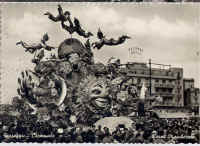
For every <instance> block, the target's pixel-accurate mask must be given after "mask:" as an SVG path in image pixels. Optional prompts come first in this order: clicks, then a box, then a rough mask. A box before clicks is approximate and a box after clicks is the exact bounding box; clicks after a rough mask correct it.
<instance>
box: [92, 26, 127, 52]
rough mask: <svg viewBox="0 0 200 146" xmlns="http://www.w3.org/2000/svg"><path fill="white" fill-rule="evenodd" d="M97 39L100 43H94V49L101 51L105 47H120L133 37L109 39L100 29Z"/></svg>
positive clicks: (123, 36) (125, 36) (124, 36)
mask: <svg viewBox="0 0 200 146" xmlns="http://www.w3.org/2000/svg"><path fill="white" fill-rule="evenodd" d="M97 38H98V39H99V41H97V42H94V43H92V46H93V48H97V49H98V50H99V49H101V48H102V47H103V46H104V45H108V46H113V45H120V44H122V43H124V42H125V41H126V40H127V39H131V37H129V36H127V35H122V36H120V37H119V38H118V39H113V38H110V39H107V38H106V37H105V35H104V34H103V32H102V31H101V29H100V28H99V30H98V32H97Z"/></svg>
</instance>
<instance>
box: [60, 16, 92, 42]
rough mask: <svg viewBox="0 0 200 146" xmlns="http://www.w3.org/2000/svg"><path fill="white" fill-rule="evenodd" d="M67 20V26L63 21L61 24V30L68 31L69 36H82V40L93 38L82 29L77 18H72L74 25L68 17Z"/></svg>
mask: <svg viewBox="0 0 200 146" xmlns="http://www.w3.org/2000/svg"><path fill="white" fill-rule="evenodd" d="M68 20H69V24H70V25H69V26H68V25H66V24H65V23H64V21H62V22H61V25H62V28H63V29H65V30H66V31H68V32H69V33H70V34H73V33H74V32H76V33H77V34H78V35H80V36H83V37H84V38H89V37H90V36H93V34H92V33H91V32H86V31H85V30H84V29H83V28H82V27H81V24H80V22H79V20H78V19H77V18H74V24H73V23H72V21H71V19H70V17H68Z"/></svg>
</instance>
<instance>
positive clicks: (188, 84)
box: [183, 78, 200, 107]
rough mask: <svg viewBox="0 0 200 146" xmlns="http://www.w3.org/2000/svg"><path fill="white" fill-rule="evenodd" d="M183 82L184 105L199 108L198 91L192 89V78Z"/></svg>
mask: <svg viewBox="0 0 200 146" xmlns="http://www.w3.org/2000/svg"><path fill="white" fill-rule="evenodd" d="M183 82H184V84H183V85H184V105H185V106H192V107H194V106H199V98H200V90H199V88H195V87H194V79H193V78H190V79H189V78H185V79H184V80H183Z"/></svg>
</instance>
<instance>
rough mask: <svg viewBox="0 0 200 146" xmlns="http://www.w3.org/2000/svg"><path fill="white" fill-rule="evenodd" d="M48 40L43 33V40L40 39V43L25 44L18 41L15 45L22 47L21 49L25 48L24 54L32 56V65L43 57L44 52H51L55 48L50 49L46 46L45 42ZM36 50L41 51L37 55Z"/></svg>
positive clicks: (46, 35)
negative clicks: (27, 53)
mask: <svg viewBox="0 0 200 146" xmlns="http://www.w3.org/2000/svg"><path fill="white" fill-rule="evenodd" d="M48 40H49V36H48V34H47V33H45V34H44V35H43V38H42V39H41V43H38V44H27V43H26V42H24V41H19V42H17V43H16V45H22V47H23V48H25V52H29V53H31V54H34V59H33V60H32V61H33V63H36V62H38V61H40V60H41V59H42V58H43V57H44V50H47V51H51V50H53V49H55V47H52V46H49V45H47V44H46V42H47V41H48ZM41 49H42V50H41ZM38 50H41V51H40V52H39V53H37V51H38ZM36 53H37V55H36Z"/></svg>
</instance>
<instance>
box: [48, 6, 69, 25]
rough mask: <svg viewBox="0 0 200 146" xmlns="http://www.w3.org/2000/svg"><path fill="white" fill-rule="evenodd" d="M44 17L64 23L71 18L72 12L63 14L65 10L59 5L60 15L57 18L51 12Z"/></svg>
mask: <svg viewBox="0 0 200 146" xmlns="http://www.w3.org/2000/svg"><path fill="white" fill-rule="evenodd" d="M44 15H48V17H49V19H51V20H52V21H54V22H58V21H61V22H64V21H68V17H69V16H70V12H69V11H65V12H64V13H63V9H62V7H61V6H60V5H58V15H57V16H56V17H55V16H54V15H53V14H51V13H50V12H46V13H45V14H44Z"/></svg>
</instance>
